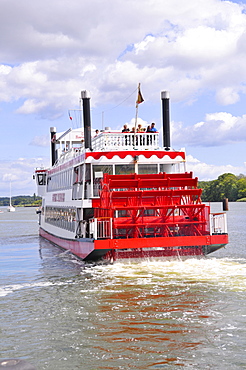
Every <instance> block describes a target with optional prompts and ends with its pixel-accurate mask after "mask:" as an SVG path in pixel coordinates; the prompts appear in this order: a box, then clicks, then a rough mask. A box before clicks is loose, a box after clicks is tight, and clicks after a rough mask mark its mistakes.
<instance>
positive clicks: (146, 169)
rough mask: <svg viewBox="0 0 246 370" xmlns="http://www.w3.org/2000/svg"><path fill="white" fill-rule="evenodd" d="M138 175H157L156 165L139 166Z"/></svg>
mask: <svg viewBox="0 0 246 370" xmlns="http://www.w3.org/2000/svg"><path fill="white" fill-rule="evenodd" d="M138 173H139V174H148V173H158V164H139V165H138Z"/></svg>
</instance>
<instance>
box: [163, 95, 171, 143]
mask: <svg viewBox="0 0 246 370" xmlns="http://www.w3.org/2000/svg"><path fill="white" fill-rule="evenodd" d="M161 100H162V125H163V146H164V148H165V149H166V150H170V147H171V145H170V112H169V91H162V92H161Z"/></svg>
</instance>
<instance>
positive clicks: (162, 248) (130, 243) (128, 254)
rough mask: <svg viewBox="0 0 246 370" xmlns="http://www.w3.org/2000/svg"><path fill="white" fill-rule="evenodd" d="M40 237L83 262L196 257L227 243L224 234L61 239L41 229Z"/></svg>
mask: <svg viewBox="0 0 246 370" xmlns="http://www.w3.org/2000/svg"><path fill="white" fill-rule="evenodd" d="M39 233H40V235H41V236H42V237H44V238H45V239H47V240H49V241H50V242H52V243H54V244H56V245H57V246H59V247H61V248H62V249H65V250H69V251H70V252H71V253H73V254H74V255H76V256H77V257H79V258H81V259H83V260H85V259H87V260H97V259H99V258H101V257H102V258H104V259H114V260H116V259H123V258H148V257H171V256H198V255H204V254H208V253H211V252H214V251H216V250H217V249H219V248H221V247H223V246H225V244H227V243H228V235H227V234H219V235H211V236H206V237H205V236H185V237H178V236H177V237H169V238H167V237H163V238H161V237H160V238H141V239H140V238H132V239H104V240H93V239H91V240H88V239H85V240H82V239H78V240H76V239H74V240H72V239H70V240H69V239H62V238H59V237H56V236H55V235H52V234H49V233H48V232H46V231H45V230H43V229H42V228H40V231H39Z"/></svg>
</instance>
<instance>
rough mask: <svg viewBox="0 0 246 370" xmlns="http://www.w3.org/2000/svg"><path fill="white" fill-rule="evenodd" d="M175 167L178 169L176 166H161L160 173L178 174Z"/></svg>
mask: <svg viewBox="0 0 246 370" xmlns="http://www.w3.org/2000/svg"><path fill="white" fill-rule="evenodd" d="M175 167H176V165H175V164H160V172H166V173H172V172H176V171H175ZM178 172H179V171H178Z"/></svg>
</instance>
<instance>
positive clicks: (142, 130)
mask: <svg viewBox="0 0 246 370" xmlns="http://www.w3.org/2000/svg"><path fill="white" fill-rule="evenodd" d="M137 132H144V128H143V127H142V125H141V124H139V125H138V128H137Z"/></svg>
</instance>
